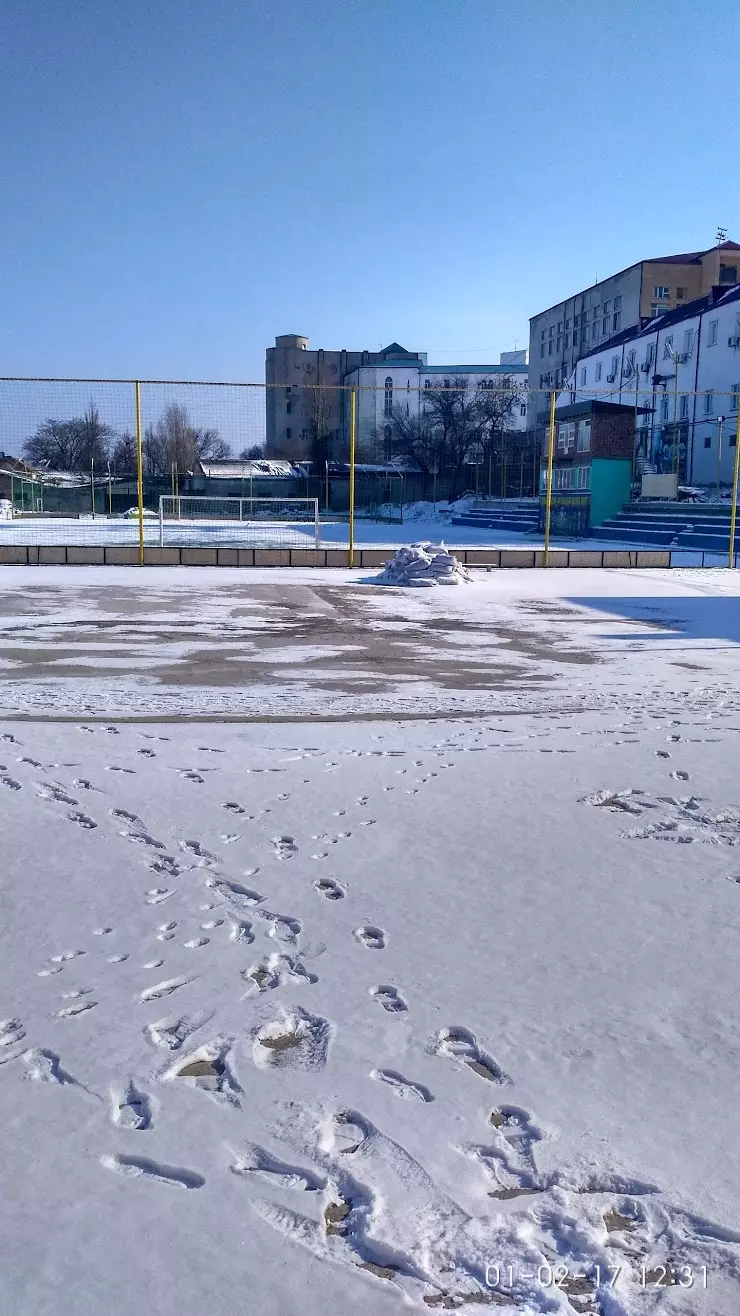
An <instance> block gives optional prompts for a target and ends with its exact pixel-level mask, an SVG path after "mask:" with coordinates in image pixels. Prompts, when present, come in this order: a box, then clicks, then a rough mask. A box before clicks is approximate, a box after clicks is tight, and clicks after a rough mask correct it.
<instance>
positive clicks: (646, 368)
mask: <svg viewBox="0 0 740 1316" xmlns="http://www.w3.org/2000/svg"><path fill="white" fill-rule="evenodd" d="M640 370H641V371H642V373H643V375H647V374H649V373H650V362H649V361H643V362H642V364H641V365H640Z"/></svg>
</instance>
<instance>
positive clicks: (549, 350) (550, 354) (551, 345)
mask: <svg viewBox="0 0 740 1316" xmlns="http://www.w3.org/2000/svg"><path fill="white" fill-rule="evenodd" d="M552 349H553V340H552V338H551V339H550V341H549V343H548V344H547V355H548V356H552Z"/></svg>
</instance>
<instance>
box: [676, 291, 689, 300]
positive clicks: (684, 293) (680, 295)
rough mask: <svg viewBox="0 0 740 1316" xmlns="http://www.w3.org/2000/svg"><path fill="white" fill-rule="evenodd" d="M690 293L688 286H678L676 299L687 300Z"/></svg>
mask: <svg viewBox="0 0 740 1316" xmlns="http://www.w3.org/2000/svg"><path fill="white" fill-rule="evenodd" d="M688 295H689V290H688V288H676V301H677V302H685V301H686V298H687V297H688Z"/></svg>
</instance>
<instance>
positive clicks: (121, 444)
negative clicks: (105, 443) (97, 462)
mask: <svg viewBox="0 0 740 1316" xmlns="http://www.w3.org/2000/svg"><path fill="white" fill-rule="evenodd" d="M110 465H111V470H112V471H113V473H114V475H132V474H134V473H135V471H136V467H137V455H136V439H135V438H134V436H133V434H129V433H128V431H125V432H124V433H123V434H119V436H118V438H117V439H116V441H115V443H114V444H113V448H112V449H111V454H110Z"/></svg>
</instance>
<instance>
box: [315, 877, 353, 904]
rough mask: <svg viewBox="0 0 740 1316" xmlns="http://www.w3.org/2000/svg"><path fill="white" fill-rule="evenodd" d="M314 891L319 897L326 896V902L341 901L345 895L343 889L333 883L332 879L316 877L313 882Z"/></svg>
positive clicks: (336, 883)
mask: <svg viewBox="0 0 740 1316" xmlns="http://www.w3.org/2000/svg"><path fill="white" fill-rule="evenodd" d="M314 887H315V889H316V890H317V891H318V892H319V894H320V895H322V896H326V899H327V900H343V899H344V895H345V890H344V887H342V886H340V885H339V883H338V882H335V881H334V879H333V878H332V877H317V879H316V881H315V882H314Z"/></svg>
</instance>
